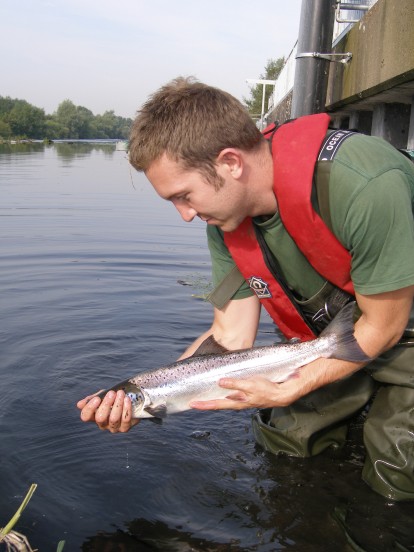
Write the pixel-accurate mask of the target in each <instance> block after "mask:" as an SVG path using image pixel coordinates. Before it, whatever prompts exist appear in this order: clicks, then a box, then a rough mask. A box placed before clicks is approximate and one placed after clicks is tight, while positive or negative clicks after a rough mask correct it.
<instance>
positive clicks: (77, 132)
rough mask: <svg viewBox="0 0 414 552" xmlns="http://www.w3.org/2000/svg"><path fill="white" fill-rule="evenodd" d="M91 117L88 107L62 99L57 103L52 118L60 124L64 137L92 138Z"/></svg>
mask: <svg viewBox="0 0 414 552" xmlns="http://www.w3.org/2000/svg"><path fill="white" fill-rule="evenodd" d="M93 117H94V116H93V113H92V111H91V110H90V109H87V108H86V107H83V106H81V105H75V104H74V103H73V102H72V101H71V100H64V101H63V102H61V103H60V104H59V106H58V108H57V110H56V113H55V117H54V119H55V121H56V122H57V123H58V124H59V125H60V126H61V128H62V130H63V133H64V136H63V137H64V138H92V136H91V132H90V130H91V123H92V120H93Z"/></svg>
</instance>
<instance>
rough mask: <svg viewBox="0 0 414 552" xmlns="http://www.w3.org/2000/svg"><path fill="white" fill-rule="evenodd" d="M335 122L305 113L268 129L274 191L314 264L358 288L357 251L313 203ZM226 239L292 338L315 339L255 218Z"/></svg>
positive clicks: (289, 228) (342, 284) (293, 232)
mask: <svg viewBox="0 0 414 552" xmlns="http://www.w3.org/2000/svg"><path fill="white" fill-rule="evenodd" d="M328 124H329V116H328V115H327V114H325V113H321V114H317V115H307V116H305V117H300V118H299V119H296V120H294V121H292V122H290V123H287V124H285V125H282V126H281V127H280V128H279V129H278V130H277V131H276V132H275V133H273V130H274V126H272V127H268V128H267V129H266V130H265V131H264V135H265V138H267V139H269V138H270V137H271V135H272V134H273V138H272V156H273V167H274V192H275V196H276V200H277V204H278V209H279V214H280V218H281V220H282V222H283V225H284V226H285V228H286V230H287V231H288V233H289V234H290V236H291V237H292V238H293V240H294V241H295V243H296V245H297V246H298V247H299V249H300V250H301V252H302V253H303V254H304V255H305V257H306V258H307V260H308V261H309V263H310V264H311V265H312V266H313V268H314V269H315V270H316V271H317V272H318V273H319V274H320V275H321V276H323V277H324V278H325V279H326V280H328V281H329V282H331V283H332V284H334V285H336V286H337V287H339V288H341V289H343V290H345V291H347V292H348V293H351V294H354V289H353V285H352V282H351V278H350V268H351V256H350V254H349V252H348V251H347V250H346V249H345V248H344V247H343V245H342V244H341V243H340V242H339V241H338V240H337V238H336V237H335V236H334V235H333V234H332V232H331V231H330V230H329V228H328V227H327V226H326V225H325V223H324V222H323V220H322V219H321V218H320V216H319V215H318V214H317V213H316V212H315V211H314V209H313V207H312V203H311V192H312V184H313V172H314V168H315V163H316V161H317V158H318V153H319V150H320V147H321V145H322V143H323V140H324V138H325V136H326V132H327V129H328ZM224 241H225V243H226V245H227V247H228V249H229V251H230V253H231V255H232V257H233V259H234V261H235V263H236V265H237V266H238V268H239V270H240V272H241V273H242V274H243V276H244V277H245V279H246V280H247V282H248V283H249V285H250V287H251V288H252V290H253V291H254V292H255V293H256V295H257V296H258V297H259V299H260V301H261V303H262V305H263V306H264V307H265V308H266V310H267V311H268V313H269V314H270V316H271V317H272V318H273V320H274V322H275V323H276V324H277V326H278V327H279V329H280V330H281V331H282V333H283V334H284V335H285V336H286V337H287V338H289V339H290V338H292V337H299V338H300V339H302V340H309V339H313V338H314V337H315V333H314V332H313V330H312V329H311V328H310V327H309V325H308V324H307V322H306V321H305V320H304V318H303V317H302V315H301V314H300V311H299V309H298V306H297V305H296V304H295V302H294V301H293V302H292V301H291V299H290V298H289V297H288V295H287V294H286V293H285V291H284V290H283V287H282V286H281V285H280V284H279V283H278V282H277V280H276V279H275V277H274V276H273V274H272V273H271V271H270V270H269V268H268V267H267V265H266V263H265V260H264V258H263V254H262V251H261V248H260V245H259V243H258V241H257V239H256V236H255V231H254V228H253V223H252V220H251V219H250V218H246V219H245V220H244V221H243V222H242V224H241V225H240V226H239V227H238V228H237V229H236V230H234V231H233V232H225V233H224Z"/></svg>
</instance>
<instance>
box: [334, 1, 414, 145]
mask: <svg viewBox="0 0 414 552" xmlns="http://www.w3.org/2000/svg"><path fill="white" fill-rule="evenodd" d="M334 51H335V52H338V53H339V52H351V53H352V56H353V57H352V60H351V61H350V62H349V63H348V64H346V65H344V64H339V63H331V64H330V71H329V82H328V91H327V101H326V109H327V111H328V112H329V113H331V114H332V116H333V118H334V120H335V123H336V126H338V127H342V128H344V127H346V126H347V125H349V126H352V127H353V128H357V129H358V130H361V131H363V132H367V133H372V134H373V135H376V136H382V137H384V138H386V139H387V140H389V141H390V142H391V143H393V144H394V145H395V146H397V147H402V148H404V147H414V143H413V142H414V127H413V126H414V120H413V117H412V116H411V111H412V106H413V98H414V0H378V2H377V3H376V4H375V5H374V6H373V7H372V8H371V9H370V10H369V11H368V12H367V13H366V14H365V16H364V17H363V18H362V19H361V20H360V21H359V22H358V23H356V24H355V25H354V26H353V28H352V29H351V30H350V31H349V33H348V34H346V35H345V37H344V38H343V39H342V40H341V42H339V43H338V44H337V45H336V47H335V50H334ZM410 121H411V123H410ZM355 125H356V126H355ZM359 125H361V128H359ZM370 125H371V128H369V126H370Z"/></svg>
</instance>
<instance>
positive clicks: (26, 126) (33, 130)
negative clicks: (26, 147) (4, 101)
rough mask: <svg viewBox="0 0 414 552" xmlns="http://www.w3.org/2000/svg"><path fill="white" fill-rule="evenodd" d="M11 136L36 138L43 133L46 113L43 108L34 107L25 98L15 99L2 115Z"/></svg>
mask: <svg viewBox="0 0 414 552" xmlns="http://www.w3.org/2000/svg"><path fill="white" fill-rule="evenodd" d="M3 121H4V122H6V123H8V124H9V125H10V128H11V132H12V135H13V136H21V137H23V136H25V137H27V138H37V137H39V136H43V135H44V131H45V127H46V115H45V111H44V109H40V108H39V107H35V106H34V105H31V104H29V103H28V102H26V101H25V100H16V101H15V103H14V106H13V107H12V109H11V110H10V111H9V112H8V113H7V114H5V115H4V116H3Z"/></svg>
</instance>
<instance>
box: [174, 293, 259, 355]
mask: <svg viewBox="0 0 414 552" xmlns="http://www.w3.org/2000/svg"><path fill="white" fill-rule="evenodd" d="M259 318H260V302H259V300H258V299H257V297H256V296H255V295H252V296H250V297H246V298H244V299H237V300H233V301H229V302H228V303H227V305H226V306H225V307H224V308H223V309H222V310H219V309H217V308H214V320H213V324H212V325H211V328H210V329H209V330H208V331H207V332H205V333H204V334H202V335H200V337H198V338H197V339H196V340H195V341H194V342H193V343H192V344H191V345H190V346H189V347H188V349H186V351H185V352H184V353H183V354H182V355H181V356H180V358H179V360H181V359H183V358H187V357H189V356H191V355H192V354H193V353H194V352H195V351H196V350H197V349H198V347H199V346H200V345H201V344H202V343H203V341H205V340H206V339H207V338H208V337H209V336H210V335H214V339H215V340H216V341H217V343H219V344H220V345H222V346H223V347H225V348H226V349H229V350H232V351H235V350H237V349H247V348H249V347H252V346H253V343H254V340H255V339H256V334H257V328H258V326H259Z"/></svg>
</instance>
